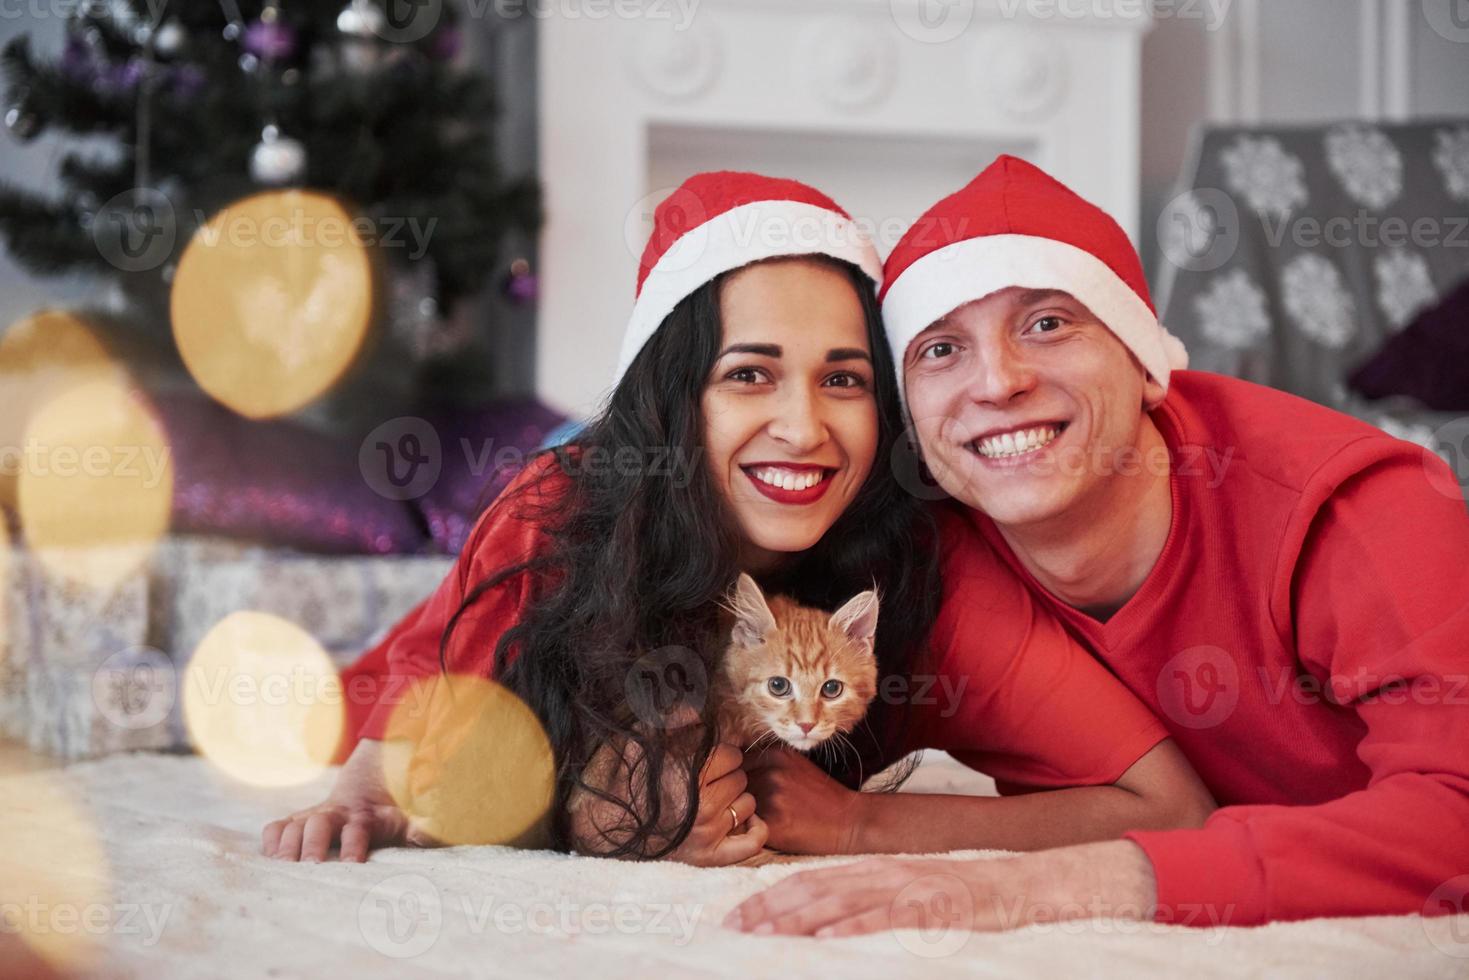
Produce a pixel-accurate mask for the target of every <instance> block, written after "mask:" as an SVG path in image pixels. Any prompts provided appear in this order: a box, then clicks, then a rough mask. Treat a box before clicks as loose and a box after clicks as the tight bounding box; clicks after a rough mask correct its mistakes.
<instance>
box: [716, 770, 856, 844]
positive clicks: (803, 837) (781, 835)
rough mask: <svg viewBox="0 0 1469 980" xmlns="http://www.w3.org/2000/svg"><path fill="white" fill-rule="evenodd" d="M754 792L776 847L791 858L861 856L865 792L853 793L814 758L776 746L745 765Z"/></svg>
mask: <svg viewBox="0 0 1469 980" xmlns="http://www.w3.org/2000/svg"><path fill="white" fill-rule="evenodd" d="M744 771H745V773H747V774H748V775H749V779H750V781H749V790H750V792H751V793H753V794H754V797H755V804H756V806H758V807H759V809H760V814H761V815H762V816H763V817H764V818H765V822H766V824H768V825H769V827H770V846H771V847H773V848H775V849H776V850H779V851H787V852H789V853H791V854H855V853H857V852H858V847H857V840H858V831H859V829H860V826H861V822H862V803H863V800H864V797H863V795H862V794H861V793H858V792H854V791H853V790H850V789H847V787H845V786H843V785H842V784H841V783H839V782H837V781H836V780H835V779H832V778H831V777H830V776H828V775H827V774H826V773H825V772H823V771H822V769H821V768H820V767H819V766H817V765H816V763H814V762H812V761H811V760H810V759H808V758H806V757H805V756H804V755H801V754H800V753H799V752H796V751H794V750H792V749H787V748H784V747H775V748H770V749H766V750H765V751H763V752H760V753H758V754H756V755H753V756H752V757H751V758H750V759H749V760H747V761H746V762H745V768H744Z"/></svg>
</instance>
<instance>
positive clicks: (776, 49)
mask: <svg viewBox="0 0 1469 980" xmlns="http://www.w3.org/2000/svg"><path fill="white" fill-rule="evenodd" d="M552 6H553V7H556V8H557V9H559V10H560V11H561V12H560V14H559V15H557V16H554V17H551V18H550V19H548V20H546V21H545V22H543V23H542V24H541V25H540V28H541V31H540V52H539V61H540V99H541V103H540V112H541V119H540V127H541V128H540V132H541V146H540V162H541V176H542V179H543V181H544V183H545V188H546V196H547V197H546V199H547V224H546V229H545V233H544V235H543V237H542V240H541V259H540V272H541V286H542V289H541V296H542V300H541V308H540V312H539V322H538V326H537V337H536V348H537V349H536V389H537V392H538V393H539V394H540V396H541V397H542V398H544V399H545V400H546V401H548V402H549V403H551V404H552V405H555V406H556V407H558V408H561V409H564V410H568V411H571V412H573V413H576V414H580V415H586V414H589V413H591V412H593V411H595V410H596V408H597V406H598V404H599V403H600V401H601V399H602V398H603V397H604V396H605V394H606V392H607V390H608V386H609V385H610V383H611V380H612V371H613V368H614V366H615V364H616V360H617V350H618V344H619V342H620V340H621V335H622V327H623V323H624V321H625V320H626V317H627V315H628V312H629V311H630V309H631V305H632V293H633V284H634V280H635V276H636V269H637V260H638V256H639V254H640V253H641V250H642V246H643V242H644V240H645V238H646V235H647V232H648V227H649V218H650V216H651V214H652V210H653V208H654V207H655V206H656V205H657V204H658V202H659V201H660V200H661V199H662V198H663V197H664V196H665V195H666V194H667V193H668V192H669V191H670V190H671V189H672V188H673V187H674V186H676V185H677V184H678V183H679V182H681V181H682V180H683V179H684V178H685V177H687V176H688V175H689V174H691V173H694V172H696V171H699V170H708V169H734V170H756V171H760V172H763V173H769V174H772V175H775V176H783V177H794V178H797V179H800V180H805V181H808V182H810V183H812V184H814V185H816V186H817V187H819V188H821V189H822V190H824V191H826V192H827V193H829V194H830V195H831V196H832V197H833V198H835V199H836V200H837V201H838V203H840V204H841V205H842V206H843V207H845V208H847V209H848V210H850V211H851V212H852V213H853V215H854V216H856V217H858V218H861V219H864V220H865V221H866V222H868V223H869V224H870V226H871V227H873V228H875V229H876V230H877V235H876V237H877V244H878V248H879V250H880V251H881V252H883V253H884V254H886V253H887V251H888V250H889V249H890V248H891V247H892V245H893V243H894V242H895V241H896V239H897V236H898V235H899V234H901V232H902V230H903V229H904V228H906V227H907V226H908V224H909V223H911V222H912V220H913V219H914V218H916V217H917V216H918V214H919V213H920V212H921V211H922V210H923V209H924V208H925V207H927V206H928V205H929V204H931V203H933V202H934V201H935V200H937V199H938V198H939V197H941V196H943V195H945V194H948V193H950V192H951V191H954V190H956V189H958V188H959V187H960V186H962V185H963V184H964V183H965V182H967V181H968V180H969V179H970V178H971V177H973V176H974V174H976V173H977V172H978V171H979V170H980V169H981V168H982V167H983V166H984V165H985V164H987V163H988V162H989V161H990V160H992V159H993V158H994V157H995V155H996V154H998V153H1002V152H1008V153H1014V154H1016V155H1018V156H1023V157H1026V158H1027V159H1030V160H1032V161H1034V162H1036V163H1037V164H1039V165H1041V166H1042V167H1045V168H1046V169H1048V170H1050V171H1051V172H1052V173H1054V174H1056V176H1058V177H1059V178H1060V179H1062V180H1064V181H1066V182H1067V183H1069V184H1070V185H1071V186H1072V187H1073V188H1075V189H1076V190H1077V191H1078V192H1079V193H1081V194H1082V195H1084V196H1086V197H1088V198H1089V199H1091V200H1092V201H1094V202H1096V203H1097V204H1099V205H1101V206H1102V207H1104V208H1106V209H1107V210H1108V211H1110V212H1111V213H1112V214H1113V215H1114V216H1115V217H1116V218H1117V219H1118V221H1120V222H1121V224H1122V226H1123V227H1124V228H1126V229H1127V230H1128V231H1129V233H1133V234H1134V239H1135V238H1136V236H1135V230H1136V224H1137V210H1138V152H1139V150H1138V121H1139V120H1138V112H1139V92H1138V65H1139V58H1138V52H1139V45H1140V42H1141V39H1142V35H1143V34H1144V32H1145V31H1146V30H1147V29H1148V28H1149V27H1150V26H1151V22H1150V19H1149V17H1148V15H1147V12H1146V7H1147V5H1146V4H1142V3H1126V2H1115V3H1100V2H1099V3H1091V4H1086V3H1077V2H1066V0H578V2H575V3H573V2H571V0H561V2H560V3H559V4H553V5H552ZM573 13H576V14H578V15H577V16H572V14H573Z"/></svg>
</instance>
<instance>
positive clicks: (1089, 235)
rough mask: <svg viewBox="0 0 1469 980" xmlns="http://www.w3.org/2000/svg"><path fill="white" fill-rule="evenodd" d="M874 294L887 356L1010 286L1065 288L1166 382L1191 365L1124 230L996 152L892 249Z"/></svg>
mask: <svg viewBox="0 0 1469 980" xmlns="http://www.w3.org/2000/svg"><path fill="white" fill-rule="evenodd" d="M884 273H885V278H886V281H885V283H884V285H883V287H882V292H881V294H880V296H881V298H882V315H883V321H884V323H885V324H886V326H887V334H888V343H889V344H890V345H891V347H892V351H893V361H894V363H895V364H896V365H897V367H898V370H899V371H901V370H902V368H903V364H904V357H905V355H906V354H907V351H908V345H909V344H911V343H912V342H913V339H914V338H915V337H917V336H918V335H919V334H920V333H922V332H923V331H924V330H925V329H926V328H927V327H928V326H929V325H931V324H932V323H933V322H934V321H936V320H939V319H942V318H943V317H945V316H947V315H948V314H950V313H952V312H953V311H954V310H956V309H958V308H959V307H961V306H963V305H965V304H966V303H969V302H972V301H974V300H977V299H983V298H984V297H985V296H988V295H989V294H991V293H993V292H997V291H998V290H1001V289H1005V288H1007V287H1010V286H1020V287H1023V288H1026V289H1056V290H1061V291H1063V292H1067V293H1070V294H1071V295H1072V296H1074V297H1076V298H1077V299H1078V300H1080V301H1081V302H1082V303H1085V304H1086V306H1087V307H1088V308H1089V309H1090V310H1091V311H1092V312H1093V313H1094V314H1096V316H1097V318H1098V319H1100V320H1101V321H1102V322H1103V323H1105V324H1106V325H1107V327H1108V328H1109V329H1110V330H1111V331H1112V333H1114V334H1115V335H1116V336H1117V338H1118V339H1119V340H1121V341H1122V343H1123V344H1125V345H1126V346H1127V349H1128V350H1130V351H1132V353H1133V354H1134V355H1135V356H1136V357H1137V359H1138V361H1139V362H1140V363H1141V364H1142V366H1143V367H1144V369H1146V370H1147V372H1148V373H1149V374H1150V375H1152V376H1153V379H1154V380H1155V381H1157V382H1158V383H1159V384H1160V385H1162V386H1163V388H1164V390H1167V388H1168V376H1169V373H1170V372H1171V371H1175V370H1181V369H1183V368H1186V367H1188V352H1187V351H1186V350H1184V346H1183V343H1182V342H1181V341H1179V339H1178V338H1177V337H1175V336H1173V335H1172V334H1170V333H1169V332H1168V331H1167V330H1165V329H1164V328H1163V326H1162V324H1160V323H1159V322H1158V315H1157V313H1156V311H1154V309H1153V302H1152V300H1151V299H1150V298H1149V297H1148V284H1147V281H1146V280H1145V279H1144V278H1143V267H1142V263H1141V262H1140V261H1139V260H1138V255H1137V250H1136V249H1135V248H1133V246H1132V242H1130V241H1129V240H1128V238H1127V235H1126V233H1124V232H1123V230H1122V229H1121V228H1120V227H1119V226H1118V224H1117V222H1115V221H1113V220H1112V219H1111V217H1109V216H1108V215H1107V213H1106V212H1105V211H1103V210H1102V209H1101V208H1098V207H1097V206H1096V205H1094V204H1091V203H1090V202H1088V201H1086V200H1083V199H1082V198H1081V197H1080V196H1079V195H1077V194H1076V193H1075V192H1074V191H1072V190H1071V189H1070V188H1068V187H1067V186H1066V185H1065V184H1062V183H1061V182H1060V181H1058V180H1056V179H1055V178H1054V177H1052V176H1050V175H1049V174H1047V173H1046V172H1045V171H1043V170H1041V169H1040V168H1039V167H1037V166H1035V165H1034V164H1030V163H1026V162H1025V161H1024V160H1020V159H1017V158H1015V157H1012V156H1001V157H999V158H997V159H996V160H995V161H994V162H993V163H991V164H990V165H989V166H988V167H986V168H985V169H984V170H983V171H982V172H981V173H980V175H979V176H978V177H975V178H974V180H972V181H970V183H969V185H968V186H966V187H964V188H963V189H962V190H960V191H958V192H957V193H954V194H951V195H950V196H948V197H946V198H944V199H943V200H942V201H939V202H938V203H937V204H935V205H934V206H933V207H931V208H929V209H928V211H927V212H926V213H925V214H924V215H923V217H921V218H919V219H918V221H917V222H915V223H914V225H913V227H912V228H910V229H908V232H907V233H906V234H905V235H904V236H903V237H902V239H901V240H900V241H899V242H898V244H897V246H896V247H895V248H894V249H893V254H892V255H890V256H888V260H887V267H886V268H885V270H884Z"/></svg>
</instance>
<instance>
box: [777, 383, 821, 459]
mask: <svg viewBox="0 0 1469 980" xmlns="http://www.w3.org/2000/svg"><path fill="white" fill-rule="evenodd" d="M776 412H777V414H776V416H775V418H773V419H772V420H771V421H770V427H769V428H770V434H771V435H772V436H773V437H775V438H776V439H779V440H780V441H781V442H783V443H785V444H786V445H788V446H790V447H791V450H792V451H793V452H798V453H800V452H809V451H811V450H813V449H816V448H817V447H818V446H820V445H821V444H822V443H824V442H826V439H827V430H826V421H825V419H823V418H822V415H821V406H820V405H819V404H818V403H817V400H816V398H815V396H814V395H813V394H812V393H811V392H808V391H804V390H802V391H792V392H790V393H789V394H788V395H787V397H785V398H783V399H781V400H780V402H779V403H778V406H777V408H776Z"/></svg>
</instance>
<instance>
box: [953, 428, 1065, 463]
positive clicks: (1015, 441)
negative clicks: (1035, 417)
mask: <svg viewBox="0 0 1469 980" xmlns="http://www.w3.org/2000/svg"><path fill="white" fill-rule="evenodd" d="M1060 434H1061V429H1060V427H1059V426H1055V425H1046V426H1041V427H1040V428H1036V429H1022V430H1020V431H1018V432H1006V433H1004V434H1003V435H998V436H990V437H989V438H987V439H979V440H976V441H975V442H974V443H973V445H974V449H975V451H976V452H978V453H979V454H980V455H981V456H985V457H987V458H989V459H998V458H1001V457H1004V456H1019V455H1021V454H1023V453H1029V452H1034V451H1035V450H1037V449H1039V448H1041V447H1042V446H1044V445H1047V444H1048V443H1050V442H1051V441H1052V440H1054V439H1055V438H1056V436H1058V435H1060Z"/></svg>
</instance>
